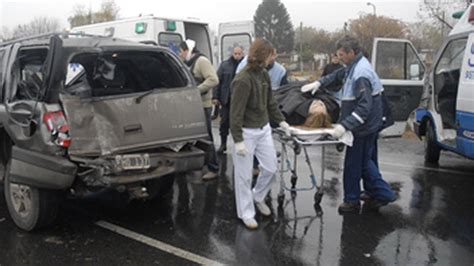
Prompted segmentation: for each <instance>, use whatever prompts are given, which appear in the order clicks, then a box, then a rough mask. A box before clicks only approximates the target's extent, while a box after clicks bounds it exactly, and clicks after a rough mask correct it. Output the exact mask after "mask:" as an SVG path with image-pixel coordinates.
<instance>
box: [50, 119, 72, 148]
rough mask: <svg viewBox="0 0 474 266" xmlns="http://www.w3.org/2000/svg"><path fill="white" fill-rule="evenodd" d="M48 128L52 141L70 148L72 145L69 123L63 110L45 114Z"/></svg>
mask: <svg viewBox="0 0 474 266" xmlns="http://www.w3.org/2000/svg"><path fill="white" fill-rule="evenodd" d="M43 121H44V123H45V124H46V128H47V129H48V130H49V132H51V141H52V142H53V143H55V144H56V145H58V146H60V147H63V148H68V147H69V146H70V145H71V137H70V136H69V125H68V123H67V121H66V117H65V116H64V113H63V112H62V111H56V112H47V113H45V114H44V115H43Z"/></svg>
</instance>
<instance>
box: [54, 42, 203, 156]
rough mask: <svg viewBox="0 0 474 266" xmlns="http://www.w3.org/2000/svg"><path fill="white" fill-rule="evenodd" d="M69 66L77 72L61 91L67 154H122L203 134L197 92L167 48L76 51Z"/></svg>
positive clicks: (182, 66)
mask: <svg viewBox="0 0 474 266" xmlns="http://www.w3.org/2000/svg"><path fill="white" fill-rule="evenodd" d="M73 68H75V70H76V71H77V72H78V73H79V74H78V75H77V77H71V76H70V77H69V78H68V80H67V81H66V82H67V84H66V88H65V91H64V92H63V93H62V94H61V102H62V103H63V107H64V109H65V112H66V117H67V118H68V121H69V124H70V134H71V139H72V141H71V146H70V148H69V154H71V155H104V154H112V153H124V152H131V151H138V150H143V149H148V148H155V147H158V146H164V145H165V146H166V145H170V144H172V145H175V144H180V145H183V144H184V143H187V142H189V141H195V140H198V139H202V138H205V137H207V130H206V125H205V122H204V121H205V120H204V112H203V107H202V102H201V97H200V95H199V91H198V90H197V89H195V88H193V87H191V86H189V85H190V84H192V83H190V80H191V79H190V76H189V75H190V74H189V73H188V71H185V68H184V65H182V64H181V63H180V62H178V60H177V58H176V56H174V55H172V54H171V53H170V52H168V51H164V49H158V48H153V47H147V48H146V50H142V51H140V50H136V49H135V50H134V49H131V50H127V49H126V48H121V49H120V50H114V48H110V47H109V48H107V50H104V51H103V52H100V53H95V54H94V53H92V54H90V53H84V54H78V55H76V56H75V57H74V58H73V59H72V61H70V63H69V69H70V70H71V69H73ZM81 69H82V70H81ZM73 76H74V75H73Z"/></svg>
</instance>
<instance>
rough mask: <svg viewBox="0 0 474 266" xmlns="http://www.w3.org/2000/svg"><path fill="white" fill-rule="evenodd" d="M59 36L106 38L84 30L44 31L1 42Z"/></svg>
mask: <svg viewBox="0 0 474 266" xmlns="http://www.w3.org/2000/svg"><path fill="white" fill-rule="evenodd" d="M54 35H56V36H59V37H63V38H68V37H69V36H76V37H102V38H104V37H105V36H102V35H94V34H87V33H84V32H48V33H43V34H38V35H33V36H27V37H23V38H19V39H15V40H11V41H7V42H2V43H0V47H2V46H6V45H10V44H12V43H17V42H24V41H30V40H36V39H37V40H41V39H46V38H48V37H52V36H54Z"/></svg>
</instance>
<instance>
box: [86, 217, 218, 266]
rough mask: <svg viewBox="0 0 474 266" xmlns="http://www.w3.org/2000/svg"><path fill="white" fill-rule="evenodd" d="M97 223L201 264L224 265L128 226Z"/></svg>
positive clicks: (103, 222)
mask: <svg viewBox="0 0 474 266" xmlns="http://www.w3.org/2000/svg"><path fill="white" fill-rule="evenodd" d="M95 224H96V225H98V226H100V227H102V228H104V229H107V230H110V231H112V232H114V233H117V234H119V235H122V236H125V237H127V238H130V239H133V240H135V241H138V242H141V243H143V244H145V245H148V246H151V247H154V248H156V249H159V250H161V251H164V252H167V253H170V254H173V255H175V256H178V257H181V258H183V259H186V260H189V261H192V262H195V263H198V264H201V265H224V264H222V263H220V262H217V261H213V260H210V259H207V258H204V257H202V256H199V255H196V254H194V253H191V252H188V251H186V250H183V249H180V248H177V247H174V246H171V245H169V244H166V243H164V242H161V241H159V240H156V239H153V238H150V237H147V236H144V235H142V234H139V233H136V232H133V231H130V230H128V229H126V228H123V227H120V226H118V225H115V224H111V223H109V222H106V221H98V222H96V223H95Z"/></svg>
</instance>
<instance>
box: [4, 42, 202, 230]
mask: <svg viewBox="0 0 474 266" xmlns="http://www.w3.org/2000/svg"><path fill="white" fill-rule="evenodd" d="M0 86H1V90H0V97H1V99H2V101H1V104H0V127H1V128H0V135H1V137H0V142H1V144H0V154H1V159H2V160H1V161H2V163H3V165H4V169H5V171H4V175H3V176H1V177H0V181H3V183H4V192H5V193H4V195H5V198H6V203H7V206H8V210H9V212H10V215H11V217H12V219H13V221H14V222H15V223H16V225H17V226H18V227H20V228H22V229H24V230H27V231H30V230H33V229H36V228H38V227H42V226H45V225H48V224H50V223H51V222H52V221H53V220H54V218H55V216H56V213H57V210H58V203H59V199H61V198H63V197H76V198H82V197H87V196H89V195H95V194H97V193H100V192H103V191H108V190H117V191H119V192H123V193H128V195H129V196H130V198H152V197H154V196H156V194H158V192H159V191H161V190H162V187H161V188H160V189H158V188H157V187H156V186H158V184H161V183H160V182H159V181H160V180H163V179H164V178H169V177H170V176H172V175H173V174H175V173H182V172H188V171H192V170H197V169H201V168H202V167H203V165H204V163H205V157H206V156H205V150H206V145H208V144H209V142H208V141H206V139H207V138H208V135H207V130H206V124H205V118H204V113H203V109H202V103H201V97H200V94H199V91H198V90H197V89H196V88H195V83H194V80H193V78H192V76H191V73H190V72H189V70H188V69H187V68H186V67H185V65H184V64H183V63H181V62H180V60H179V59H178V57H177V56H176V55H175V54H173V53H172V52H171V51H170V50H168V49H164V48H159V47H155V46H148V45H144V44H139V43H134V42H128V41H124V40H120V39H115V38H105V37H98V36H85V35H71V34H49V35H43V36H37V37H31V38H25V39H21V40H17V41H12V42H8V43H0ZM198 147H200V148H201V149H200V148H198ZM169 188H171V186H168V189H169Z"/></svg>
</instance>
